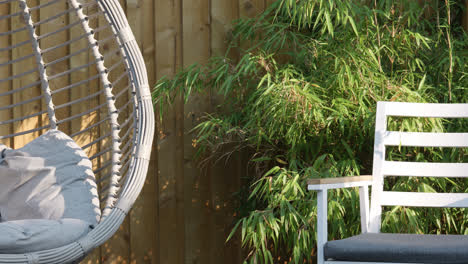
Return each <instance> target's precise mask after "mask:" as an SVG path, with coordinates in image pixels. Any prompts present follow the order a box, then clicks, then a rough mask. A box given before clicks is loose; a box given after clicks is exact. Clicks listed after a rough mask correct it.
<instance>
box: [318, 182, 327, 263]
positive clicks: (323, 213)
mask: <svg viewBox="0 0 468 264" xmlns="http://www.w3.org/2000/svg"><path fill="white" fill-rule="evenodd" d="M327 240H328V227H327V190H321V191H318V192H317V264H323V263H324V262H325V258H324V256H323V247H324V246H325V243H327Z"/></svg>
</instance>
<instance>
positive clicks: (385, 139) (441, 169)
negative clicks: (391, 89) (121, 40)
mask: <svg viewBox="0 0 468 264" xmlns="http://www.w3.org/2000/svg"><path fill="white" fill-rule="evenodd" d="M388 116H399V117H436V118H468V104H420V103H399V102H378V104H377V117H376V128H375V143H374V164H373V172H372V173H373V175H372V176H357V177H343V178H329V179H313V180H310V181H309V182H308V189H309V190H314V191H317V192H318V195H317V233H318V234H317V258H318V264H323V263H330V264H331V263H333V264H335V263H336V264H351V263H468V236H463V235H417V234H388V233H387V234H384V233H380V226H381V215H382V206H411V207H413V206H414V207H465V208H466V207H468V193H421V192H391V191H384V178H385V176H403V177H406V176H415V177H468V163H429V162H427V163H426V162H398V161H387V160H385V148H386V146H413V147H451V148H466V147H468V131H467V132H465V133H423V132H419V133H416V132H397V131H388V130H387V117H388ZM467 130H468V129H467ZM370 185H371V186H372V197H371V198H372V199H371V208H370V214H369V200H368V198H369V196H368V186H370ZM346 187H359V188H360V207H361V208H360V213H361V228H362V234H360V235H358V236H354V237H351V238H347V239H343V240H336V241H329V242H327V191H328V190H329V189H337V188H346Z"/></svg>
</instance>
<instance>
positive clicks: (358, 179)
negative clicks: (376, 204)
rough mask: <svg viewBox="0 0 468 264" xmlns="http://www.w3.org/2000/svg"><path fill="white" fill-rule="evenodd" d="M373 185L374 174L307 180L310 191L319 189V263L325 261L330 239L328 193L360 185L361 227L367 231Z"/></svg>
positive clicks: (363, 230) (321, 263)
mask: <svg viewBox="0 0 468 264" xmlns="http://www.w3.org/2000/svg"><path fill="white" fill-rule="evenodd" d="M369 185H372V176H370V175H363V176H353V177H340V178H324V179H310V180H308V181H307V189H308V190H309V191H317V227H316V228H317V263H318V264H323V263H325V258H324V256H323V248H324V246H325V244H326V243H327V240H328V227H327V226H328V224H327V216H328V215H327V214H328V210H327V202H328V199H327V193H328V190H329V189H338V188H347V187H360V188H359V203H360V210H361V229H362V232H363V233H367V227H368V225H369V221H368V219H369V188H368V186H369Z"/></svg>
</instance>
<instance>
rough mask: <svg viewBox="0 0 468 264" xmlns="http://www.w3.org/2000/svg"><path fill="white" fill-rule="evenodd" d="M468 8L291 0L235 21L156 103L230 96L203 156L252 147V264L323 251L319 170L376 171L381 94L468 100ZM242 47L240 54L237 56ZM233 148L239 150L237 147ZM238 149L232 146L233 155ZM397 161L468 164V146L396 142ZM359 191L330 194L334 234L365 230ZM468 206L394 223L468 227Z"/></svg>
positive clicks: (390, 216)
mask: <svg viewBox="0 0 468 264" xmlns="http://www.w3.org/2000/svg"><path fill="white" fill-rule="evenodd" d="M462 14H463V10H462V4H461V2H460V1H458V2H450V1H447V2H446V1H437V0H433V1H425V4H423V5H420V4H418V1H412V0H400V1H348V0H301V1H296V0H278V1H276V2H275V3H274V4H273V5H272V6H270V8H269V9H268V10H267V11H266V12H264V13H263V14H261V15H260V16H258V17H256V18H253V19H241V20H238V21H236V22H235V24H234V29H233V39H232V41H231V46H230V49H231V50H235V51H236V52H237V53H238V54H239V57H238V58H230V57H228V56H224V57H216V58H213V59H212V60H211V61H210V63H209V64H208V65H207V66H201V65H194V66H192V67H189V68H187V69H185V70H183V71H181V72H179V73H178V74H177V76H176V77H175V78H173V79H163V80H161V81H160V82H159V83H158V84H157V86H156V89H155V92H154V101H155V104H157V105H158V106H159V107H160V113H161V115H163V114H164V112H165V111H166V109H167V107H168V106H169V105H170V104H171V103H172V102H173V101H174V98H175V97H176V96H183V97H184V98H185V100H186V101H187V100H189V98H190V96H191V95H193V94H194V93H204V92H212V93H213V92H214V93H217V94H219V95H220V96H223V98H224V100H223V104H222V105H220V106H219V108H218V110H219V111H216V113H212V114H207V115H206V117H205V119H204V121H203V122H202V123H200V124H199V125H198V126H197V127H196V128H195V129H194V132H195V133H197V145H198V146H199V151H200V154H201V155H204V156H208V157H209V158H212V159H216V160H217V159H218V158H219V157H227V156H229V154H230V153H231V152H233V151H243V152H245V153H248V154H249V155H250V158H251V159H250V162H249V175H247V177H248V179H250V182H251V185H250V186H248V189H247V192H248V194H249V195H247V198H246V199H245V200H243V201H242V203H241V207H240V208H239V212H240V219H239V221H238V222H237V224H236V225H235V227H234V228H233V233H232V234H231V235H233V234H234V233H235V232H237V231H240V232H241V235H242V242H243V246H244V247H245V249H246V250H247V252H248V255H247V257H246V262H247V263H278V262H280V261H283V262H286V263H309V262H311V259H312V257H311V256H312V255H313V254H314V252H315V249H314V246H315V194H314V193H312V192H307V191H306V184H305V181H306V179H308V178H319V177H337V176H351V175H359V174H369V173H370V171H371V169H372V168H371V167H372V151H373V149H372V146H373V144H372V143H373V133H374V119H375V108H376V102H377V101H380V100H382V101H408V102H453V103H456V102H463V103H466V102H467V99H468V92H467V89H468V61H467V60H468V37H467V34H466V33H464V31H463V30H462V28H461V25H460V22H459V21H460V16H461V15H462ZM227 54H232V53H229V52H228V53H227ZM389 126H390V128H393V129H396V130H409V131H414V130H417V129H423V130H424V131H443V130H450V131H452V132H454V131H459V130H461V129H463V128H465V130H466V127H468V125H467V122H466V120H462V121H460V122H454V121H450V120H440V119H403V120H402V119H398V118H394V119H391V120H390V121H389ZM226 146H228V148H226ZM227 149H229V151H227ZM388 156H389V158H392V159H395V160H418V161H423V160H438V161H445V162H446V161H452V162H454V161H455V162H460V161H464V162H466V161H467V159H468V155H467V150H466V149H461V150H445V149H435V148H434V149H418V148H394V149H390V150H389V151H388ZM402 180H403V179H401V178H400V179H389V180H388V181H387V182H386V187H385V188H387V189H391V190H419V191H426V192H434V191H437V192H439V191H457V192H466V189H467V188H468V182H465V181H464V180H445V179H433V178H424V179H410V180H409V181H406V180H405V181H402ZM358 208H359V196H358V192H357V191H356V190H353V189H350V190H337V191H335V192H332V193H330V204H329V212H328V213H329V219H330V220H329V229H330V230H329V234H330V235H329V236H330V238H331V239H339V238H343V237H348V236H351V235H354V234H357V233H359V231H360V227H359V209H358ZM467 224H468V217H467V215H466V214H465V210H464V209H445V210H434V209H432V210H425V209H411V208H400V207H393V208H389V209H388V210H386V211H385V213H384V217H383V227H382V228H383V231H393V232H424V233H467V234H468V228H467Z"/></svg>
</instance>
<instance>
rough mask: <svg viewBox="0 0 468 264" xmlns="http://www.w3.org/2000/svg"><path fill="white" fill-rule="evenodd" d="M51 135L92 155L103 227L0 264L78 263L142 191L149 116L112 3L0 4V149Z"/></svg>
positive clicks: (133, 47)
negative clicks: (58, 134)
mask: <svg viewBox="0 0 468 264" xmlns="http://www.w3.org/2000/svg"><path fill="white" fill-rule="evenodd" d="M55 128H58V129H59V130H61V131H63V132H65V133H67V134H68V135H69V136H70V137H71V138H73V139H74V140H75V141H76V142H77V143H78V144H79V145H80V146H81V148H82V149H84V150H85V152H86V153H87V155H88V156H89V159H90V160H91V162H92V164H93V170H94V174H95V175H96V179H97V184H98V187H99V198H100V201H101V220H100V222H99V223H98V225H97V226H96V227H95V228H94V229H93V230H92V231H90V232H89V233H88V234H87V235H85V236H84V237H82V238H81V239H79V240H78V241H76V242H74V243H71V244H68V245H65V246H62V247H59V248H54V249H48V250H43V251H37V252H27V253H25V254H0V263H73V262H78V261H79V260H81V259H83V258H84V257H85V256H86V254H87V253H89V252H91V250H92V249H94V248H96V247H98V246H99V245H101V244H103V243H104V242H105V241H106V240H107V239H109V238H110V237H111V236H112V235H113V234H114V233H115V232H116V230H118V228H119V226H120V224H121V223H122V222H123V220H124V218H125V216H126V214H127V213H128V211H129V210H130V208H131V207H132V205H133V203H134V202H135V200H136V198H137V196H138V194H139V193H140V191H141V189H142V187H143V184H144V182H145V177H146V173H147V169H148V163H149V156H150V151H151V144H152V139H153V133H154V113H153V106H152V101H151V94H150V90H149V84H148V79H147V75H146V68H145V65H144V61H143V58H142V55H141V52H140V50H139V47H138V45H137V43H136V41H135V38H134V36H133V33H132V31H131V29H130V26H129V24H128V22H127V20H126V17H125V14H124V11H123V9H122V8H121V6H120V4H119V1H118V0H27V1H26V0H0V143H3V144H5V145H8V146H10V147H13V148H17V147H21V146H22V145H24V144H25V143H27V142H28V141H31V140H32V139H34V138H35V137H37V136H39V135H41V134H43V133H44V132H46V131H48V130H50V129H55ZM0 236H2V234H0Z"/></svg>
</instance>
